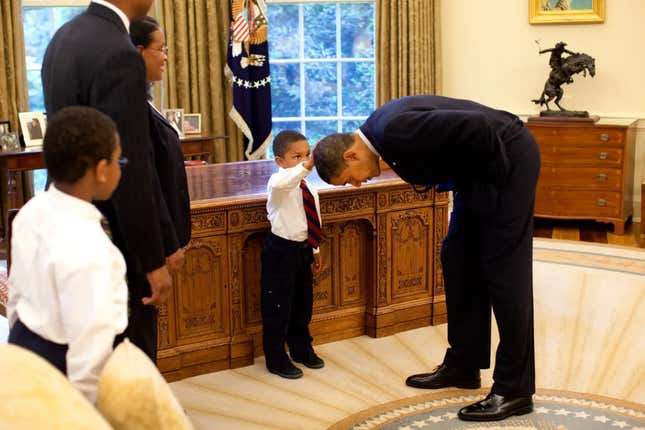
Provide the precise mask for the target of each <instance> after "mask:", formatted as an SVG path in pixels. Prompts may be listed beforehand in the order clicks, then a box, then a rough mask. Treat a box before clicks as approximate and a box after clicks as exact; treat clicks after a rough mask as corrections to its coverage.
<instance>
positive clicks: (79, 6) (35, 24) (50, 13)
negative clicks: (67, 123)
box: [22, 0, 87, 112]
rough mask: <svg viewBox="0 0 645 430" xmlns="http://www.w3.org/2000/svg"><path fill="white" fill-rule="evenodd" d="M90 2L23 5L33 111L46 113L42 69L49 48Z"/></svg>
mask: <svg viewBox="0 0 645 430" xmlns="http://www.w3.org/2000/svg"><path fill="white" fill-rule="evenodd" d="M83 4H87V1H82V2H78V1H66V2H62V1H33V0H32V1H27V0H25V1H24V2H23V8H22V23H23V29H24V33H25V56H26V60H27V88H28V92H29V110H31V111H40V112H44V111H45V102H44V99H43V88H42V82H41V80H40V67H41V65H42V62H43V56H44V55H45V50H46V49H47V45H48V44H49V41H50V40H51V38H52V36H54V33H56V30H58V28H59V27H60V26H62V25H63V24H65V23H66V22H67V21H69V20H70V19H72V18H73V17H75V16H76V15H78V14H79V13H81V12H83V11H84V10H85V6H83Z"/></svg>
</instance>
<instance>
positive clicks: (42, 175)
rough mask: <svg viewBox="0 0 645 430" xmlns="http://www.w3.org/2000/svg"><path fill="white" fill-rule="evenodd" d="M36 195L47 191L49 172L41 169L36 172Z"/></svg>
mask: <svg viewBox="0 0 645 430" xmlns="http://www.w3.org/2000/svg"><path fill="white" fill-rule="evenodd" d="M33 172H34V193H39V192H41V191H45V185H46V184H47V170H45V169H39V170H34V171H33Z"/></svg>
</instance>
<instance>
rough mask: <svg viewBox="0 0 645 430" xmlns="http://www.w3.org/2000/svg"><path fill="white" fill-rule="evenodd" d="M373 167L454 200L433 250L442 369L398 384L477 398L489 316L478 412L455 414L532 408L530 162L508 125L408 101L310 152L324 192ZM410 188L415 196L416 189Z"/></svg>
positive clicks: (494, 117) (466, 414)
mask: <svg viewBox="0 0 645 430" xmlns="http://www.w3.org/2000/svg"><path fill="white" fill-rule="evenodd" d="M379 157H380V158H382V159H383V160H384V161H385V162H386V163H387V164H388V165H389V166H390V167H391V168H392V169H393V170H394V171H395V172H396V173H397V174H398V175H399V176H400V177H401V178H402V179H403V180H405V181H406V182H409V183H411V184H414V185H416V186H423V190H428V189H430V187H432V186H433V185H436V184H441V186H442V188H441V190H446V189H452V190H454V208H453V212H452V216H451V219H450V228H449V231H448V234H447V236H446V238H445V240H444V243H443V247H442V250H441V263H442V267H443V275H444V280H445V285H446V305H447V308H448V342H449V344H450V347H449V348H448V350H447V351H446V354H445V357H444V360H443V363H442V364H441V365H440V366H438V367H437V368H436V369H435V370H434V371H433V372H431V373H423V374H419V375H412V376H410V377H409V378H408V379H407V381H406V383H407V384H408V385H410V386H412V387H418V388H444V387H453V386H455V387H459V388H479V387H480V385H481V380H480V369H485V368H488V367H489V366H490V363H489V361H490V336H491V306H492V309H493V311H494V312H495V318H496V320H497V325H498V328H499V334H500V343H499V346H498V348H497V355H496V362H495V371H494V374H493V379H494V381H495V383H494V384H493V387H492V389H491V392H490V394H489V395H488V396H487V397H486V398H485V399H484V400H482V401H479V402H477V403H475V404H473V405H470V406H467V407H465V408H463V409H462V410H461V411H459V417H460V418H461V419H464V420H476V421H492V420H499V419H504V418H506V417H509V416H511V415H520V414H524V413H528V412H530V411H531V410H532V408H533V401H532V395H533V393H534V392H535V364H534V361H535V360H534V348H533V287H532V236H533V206H534V198H535V188H536V184H537V179H538V175H539V170H540V154H539V151H538V147H537V145H536V143H535V141H534V140H533V137H532V136H531V134H530V133H529V132H528V130H527V129H526V128H525V127H524V125H523V123H522V121H520V120H519V119H518V118H517V117H516V116H515V115H512V114H510V113H508V112H503V111H499V110H494V109H491V108H489V107H486V106H483V105H481V104H477V103H474V102H471V101H467V100H457V99H450V98H446V97H439V96H412V97H404V98H401V99H397V100H392V101H390V102H388V103H386V104H384V105H383V106H381V107H380V108H378V109H377V110H376V111H375V112H374V113H372V115H371V116H370V117H369V118H368V119H367V121H366V122H365V123H364V124H363V125H361V127H360V128H359V130H358V131H357V132H356V133H354V134H336V135H330V136H327V137H326V138H324V139H322V140H321V141H320V142H319V143H318V144H317V145H316V147H315V149H314V161H315V164H316V168H317V170H318V174H319V175H320V177H321V178H322V179H323V180H325V181H326V182H329V183H331V184H334V185H343V184H347V183H350V184H352V185H354V186H360V185H361V183H362V182H365V181H367V180H369V179H370V178H372V177H374V176H377V175H379V174H380V168H379ZM417 189H418V188H417Z"/></svg>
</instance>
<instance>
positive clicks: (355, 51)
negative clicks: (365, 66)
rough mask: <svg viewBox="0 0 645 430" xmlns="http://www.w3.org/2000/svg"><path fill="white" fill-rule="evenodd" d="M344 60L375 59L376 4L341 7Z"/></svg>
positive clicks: (345, 5)
mask: <svg viewBox="0 0 645 430" xmlns="http://www.w3.org/2000/svg"><path fill="white" fill-rule="evenodd" d="M340 17H341V18H340V19H341V36H340V39H341V46H342V56H343V58H352V57H353V58H357V57H358V58H373V57H374V3H348V4H342V3H341V5H340Z"/></svg>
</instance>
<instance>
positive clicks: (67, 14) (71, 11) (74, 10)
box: [52, 6, 87, 36]
mask: <svg viewBox="0 0 645 430" xmlns="http://www.w3.org/2000/svg"><path fill="white" fill-rule="evenodd" d="M85 9H87V8H86V7H71V6H69V7H54V8H52V12H53V15H54V16H53V22H52V28H53V29H54V33H55V30H58V29H59V28H60V27H61V26H62V25H63V24H65V23H66V22H67V21H69V20H70V19H72V18H74V17H75V16H76V15H78V14H80V13H82V12H84V11H85ZM54 33H52V36H53V35H54Z"/></svg>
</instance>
